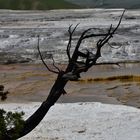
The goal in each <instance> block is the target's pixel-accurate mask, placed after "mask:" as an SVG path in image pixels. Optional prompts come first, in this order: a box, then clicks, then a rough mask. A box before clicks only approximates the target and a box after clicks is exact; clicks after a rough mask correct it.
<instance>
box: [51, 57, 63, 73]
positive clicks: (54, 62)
mask: <svg viewBox="0 0 140 140" xmlns="http://www.w3.org/2000/svg"><path fill="white" fill-rule="evenodd" d="M51 58H52V61H53V66H54V67H55V68H56V69H57V70H58V72H60V71H61V70H60V69H59V68H58V67H57V66H56V65H55V61H54V58H53V56H52V57H51Z"/></svg>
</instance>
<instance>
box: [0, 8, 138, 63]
mask: <svg viewBox="0 0 140 140" xmlns="http://www.w3.org/2000/svg"><path fill="white" fill-rule="evenodd" d="M122 11H123V9H120V10H119V9H108V10H107V9H80V10H52V11H11V10H0V63H1V64H3V63H4V64H9V63H10V64H11V63H25V62H34V61H35V62H37V61H39V57H38V52H37V49H36V46H37V35H40V47H41V51H42V53H43V55H44V58H47V59H48V58H50V56H51V55H52V54H53V55H54V58H55V60H56V62H61V63H63V62H66V61H67V56H66V54H65V50H66V45H67V43H68V38H69V36H68V33H67V30H68V27H69V26H70V25H71V24H73V26H75V25H76V24H78V23H80V25H79V27H78V29H77V31H76V32H75V34H74V37H73V38H74V41H73V46H74V44H75V43H76V41H77V39H78V37H79V35H80V34H81V32H82V31H83V30H85V29H87V28H90V27H92V28H93V32H94V33H95V32H96V33H103V32H106V31H107V29H108V28H109V26H110V25H111V24H113V27H115V25H116V24H117V23H118V20H119V18H120V15H121V14H122ZM139 23H140V14H139V10H126V12H125V15H124V17H123V21H122V23H121V26H120V28H119V30H118V32H117V34H116V35H115V36H114V38H113V40H111V42H110V44H111V45H112V46H113V47H116V48H118V47H120V48H119V49H111V48H110V47H109V46H105V48H104V49H103V50H102V53H103V54H102V56H103V58H101V59H100V61H139V60H140V55H139V54H140V47H139V44H140V42H139V40H140V37H139V36H140V24H139ZM97 39H98V38H94V39H89V40H87V41H84V42H83V44H82V46H81V48H82V50H84V49H92V50H93V51H94V48H95V45H96V42H97ZM48 61H49V60H48Z"/></svg>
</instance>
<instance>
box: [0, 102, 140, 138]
mask: <svg viewBox="0 0 140 140" xmlns="http://www.w3.org/2000/svg"><path fill="white" fill-rule="evenodd" d="M39 104H40V103H31V102H30V103H28V104H16V103H15V104H2V105H1V107H3V108H4V109H6V110H13V111H21V110H23V111H25V114H26V116H25V117H26V118H27V116H30V115H31V114H32V113H33V112H34V111H35V110H36V109H37V108H38V107H39ZM139 139H140V110H139V109H136V108H133V107H127V106H122V105H107V104H101V103H93V102H92V103H88V102H86V103H73V104H70V103H69V104H56V105H54V106H53V107H52V108H51V109H50V111H49V112H48V114H47V115H46V117H45V118H44V119H43V121H42V122H41V123H40V124H39V125H38V126H37V128H35V129H34V130H33V131H32V132H31V133H30V134H28V135H27V136H25V137H23V138H21V139H19V140H139Z"/></svg>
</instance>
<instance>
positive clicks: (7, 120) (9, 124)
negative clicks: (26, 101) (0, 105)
mask: <svg viewBox="0 0 140 140" xmlns="http://www.w3.org/2000/svg"><path fill="white" fill-rule="evenodd" d="M23 115H24V112H20V113H19V112H14V113H13V112H6V111H5V110H3V109H0V140H5V134H6V135H7V136H8V131H9V130H10V131H12V128H14V129H15V130H16V131H14V133H12V135H11V134H10V137H11V139H12V140H16V138H17V137H18V136H19V134H20V131H21V130H22V128H23V126H24V120H23ZM15 132H16V133H15Z"/></svg>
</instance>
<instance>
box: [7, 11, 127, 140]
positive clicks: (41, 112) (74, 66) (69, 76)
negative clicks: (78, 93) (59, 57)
mask: <svg viewBox="0 0 140 140" xmlns="http://www.w3.org/2000/svg"><path fill="white" fill-rule="evenodd" d="M124 12H125V11H123V14H122V15H121V17H120V20H119V22H118V24H117V26H116V27H115V28H113V26H112V25H111V26H110V27H109V29H108V30H107V32H106V33H101V34H94V33H92V31H93V28H89V29H87V30H85V31H83V32H82V34H81V36H80V37H79V39H78V41H77V44H76V46H75V49H74V51H73V54H71V53H70V52H71V51H70V50H71V47H72V39H73V38H72V37H73V34H74V32H75V30H76V28H77V26H78V25H76V26H75V27H74V28H73V29H72V25H71V26H70V27H69V29H68V33H69V42H68V45H67V49H66V53H67V56H68V65H67V68H66V69H65V70H60V69H59V68H58V67H57V66H56V65H55V62H54V59H53V57H52V60H53V66H54V69H51V68H50V67H49V66H48V65H47V64H46V63H45V61H44V59H43V57H42V54H41V52H40V49H39V37H38V47H37V48H38V52H39V55H40V58H41V60H42V62H43V64H44V65H45V66H46V68H47V69H48V70H49V71H50V72H52V73H55V74H57V75H58V76H57V79H56V81H55V83H54V85H53V87H52V89H51V91H50V93H49V95H48V97H47V99H46V100H45V101H44V102H43V103H42V104H41V106H40V107H39V108H38V109H37V110H36V112H34V113H33V115H32V116H30V117H29V118H28V119H27V120H26V121H25V124H24V127H23V129H22V130H21V133H20V134H19V137H18V138H20V137H23V136H25V135H27V134H28V133H30V132H31V131H32V130H33V129H34V128H35V127H36V126H37V125H38V124H39V123H40V122H41V120H42V119H43V118H44V116H45V115H46V113H47V112H48V110H49V109H50V107H51V106H53V105H54V104H55V103H56V102H57V100H58V99H59V97H60V96H61V95H62V94H66V91H65V89H64V88H65V85H66V84H67V82H68V81H71V80H74V81H75V80H78V79H79V78H80V74H81V73H82V72H86V71H88V69H89V68H91V67H92V66H93V65H96V61H97V59H98V58H99V57H101V49H102V47H103V46H104V45H105V44H107V43H108V42H109V40H110V39H111V38H112V37H113V35H114V34H115V33H116V31H117V29H118V28H119V26H120V23H121V21H122V17H123V15H124ZM92 37H100V39H99V40H98V41H97V44H96V52H95V54H93V53H92V52H90V51H87V52H86V53H84V52H81V51H80V50H79V48H80V45H81V43H82V41H83V40H85V39H88V38H92ZM79 57H82V58H83V59H84V60H85V61H84V62H80V60H79ZM14 131H15V130H14V128H13V129H12V130H9V131H8V132H7V134H6V136H5V139H6V140H8V139H9V140H11V135H12V133H14Z"/></svg>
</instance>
